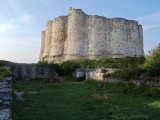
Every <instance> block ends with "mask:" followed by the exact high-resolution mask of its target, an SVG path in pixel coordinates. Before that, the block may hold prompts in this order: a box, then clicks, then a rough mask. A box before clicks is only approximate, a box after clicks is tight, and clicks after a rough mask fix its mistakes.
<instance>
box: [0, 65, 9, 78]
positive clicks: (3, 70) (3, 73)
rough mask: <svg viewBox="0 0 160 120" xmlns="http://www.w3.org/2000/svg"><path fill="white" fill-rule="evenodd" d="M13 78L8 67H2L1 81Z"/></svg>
mask: <svg viewBox="0 0 160 120" xmlns="http://www.w3.org/2000/svg"><path fill="white" fill-rule="evenodd" d="M9 76H11V72H10V71H9V69H8V68H7V67H0V80H1V79H2V78H3V77H9Z"/></svg>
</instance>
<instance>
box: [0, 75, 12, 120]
mask: <svg viewBox="0 0 160 120" xmlns="http://www.w3.org/2000/svg"><path fill="white" fill-rule="evenodd" d="M11 101H12V78H11V77H7V78H3V79H2V81H0V120H12V113H11V111H12V110H11V108H12V105H11Z"/></svg>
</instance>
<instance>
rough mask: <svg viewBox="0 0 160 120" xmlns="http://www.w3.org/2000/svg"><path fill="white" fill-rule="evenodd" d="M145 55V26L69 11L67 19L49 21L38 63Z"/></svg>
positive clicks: (73, 10)
mask: <svg viewBox="0 0 160 120" xmlns="http://www.w3.org/2000/svg"><path fill="white" fill-rule="evenodd" d="M135 55H136V56H144V50H143V30H142V26H141V25H139V24H138V22H136V21H134V20H126V19H124V18H106V17H102V16H97V15H87V14H85V13H84V12H83V11H82V10H80V9H74V8H70V10H69V14H68V16H60V17H58V18H55V19H54V20H50V21H48V22H47V25H46V30H45V31H43V32H42V40H41V52H40V56H39V61H42V60H44V61H48V62H51V61H54V62H62V61H66V60H71V59H84V58H87V59H101V58H122V57H126V56H130V57H133V56H135Z"/></svg>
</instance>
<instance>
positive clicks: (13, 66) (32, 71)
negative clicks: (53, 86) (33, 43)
mask: <svg viewBox="0 0 160 120" xmlns="http://www.w3.org/2000/svg"><path fill="white" fill-rule="evenodd" d="M8 67H9V69H10V71H11V72H12V76H13V77H14V78H16V79H25V80H29V79H36V78H45V77H46V76H48V75H49V74H52V75H56V76H57V73H56V72H55V70H54V68H51V67H46V66H40V65H36V64H26V63H13V62H8Z"/></svg>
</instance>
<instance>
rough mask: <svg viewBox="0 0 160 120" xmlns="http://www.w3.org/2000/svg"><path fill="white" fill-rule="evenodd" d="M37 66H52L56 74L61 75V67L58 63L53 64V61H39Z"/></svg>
mask: <svg viewBox="0 0 160 120" xmlns="http://www.w3.org/2000/svg"><path fill="white" fill-rule="evenodd" d="M37 66H42V67H50V68H53V69H54V70H55V71H56V73H58V75H60V76H62V75H63V72H62V69H61V67H60V66H59V64H55V63H53V62H51V63H48V62H47V61H39V62H38V63H37Z"/></svg>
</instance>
